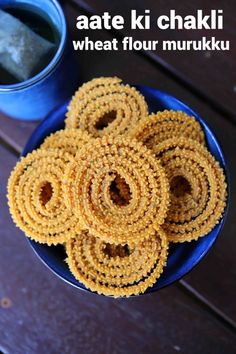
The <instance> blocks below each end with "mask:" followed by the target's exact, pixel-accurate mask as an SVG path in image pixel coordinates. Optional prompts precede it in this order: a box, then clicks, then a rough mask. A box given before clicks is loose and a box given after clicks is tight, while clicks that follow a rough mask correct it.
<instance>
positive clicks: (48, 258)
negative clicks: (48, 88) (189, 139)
mask: <svg viewBox="0 0 236 354" xmlns="http://www.w3.org/2000/svg"><path fill="white" fill-rule="evenodd" d="M136 87H137V88H138V90H139V91H140V92H141V93H142V94H143V95H144V97H145V99H146V101H147V103H148V105H149V110H150V112H156V111H162V110H164V109H173V110H181V111H184V112H186V113H187V114H188V115H191V116H194V117H195V118H196V119H197V120H198V121H199V122H200V124H201V126H202V128H203V130H204V132H205V137H206V141H207V146H208V149H209V150H210V151H211V153H212V154H213V155H214V156H215V158H216V159H217V160H218V161H219V163H220V165H221V166H222V167H223V169H224V171H225V174H226V175H227V170H226V165H225V159H224V156H223V153H222V150H221V148H220V145H219V143H218V142H217V140H216V138H215V136H214V134H213V133H212V131H211V130H210V128H209V127H208V126H207V124H206V123H205V122H204V120H203V119H202V118H200V117H199V115H198V114H197V113H196V112H194V111H193V110H192V109H191V108H189V107H188V106H187V105H185V104H184V103H183V102H181V101H179V100H177V99H176V98H174V97H172V96H170V95H168V94H167V93H165V92H161V91H158V90H156V89H153V88H150V87H146V86H136ZM68 103H69V102H66V103H65V104H64V105H63V106H61V107H59V108H58V109H56V110H55V111H53V112H52V113H51V114H50V115H49V116H48V117H47V118H46V119H45V120H44V121H43V122H42V123H40V125H39V126H38V127H37V128H36V130H35V131H34V133H33V134H32V136H31V138H30V139H29V141H28V143H27V144H26V146H25V148H24V151H23V155H26V154H27V153H29V152H31V151H32V150H34V149H36V148H38V147H39V145H40V144H41V143H42V142H43V141H44V139H45V137H46V136H48V135H49V134H50V133H53V132H56V131H57V130H59V129H62V128H64V119H65V113H66V111H67V106H68ZM227 204H228V203H227ZM227 209H228V207H227V208H226V210H225V212H224V215H223V217H222V218H221V221H220V222H219V224H217V225H216V226H215V228H214V229H213V230H212V231H211V232H210V233H209V234H208V235H206V236H205V237H202V238H200V239H198V240H197V241H192V242H185V243H182V244H173V245H171V248H170V252H169V257H168V262H167V266H166V267H165V269H164V272H163V274H162V275H161V277H160V278H159V279H158V281H157V283H156V284H155V285H154V286H153V287H152V288H149V289H147V291H146V293H151V292H153V291H156V290H158V289H161V288H163V287H165V286H167V285H170V284H171V283H173V282H175V281H177V280H178V279H180V278H182V277H183V276H184V275H185V274H187V273H188V272H189V271H190V270H191V269H193V267H195V266H196V265H197V264H198V263H199V262H200V261H201V259H202V258H203V256H204V255H206V254H207V252H208V251H209V250H210V248H211V247H212V245H213V243H214V242H215V240H216V238H217V236H218V235H219V232H220V230H221V228H222V226H223V224H224V221H225V218H226V214H227ZM29 242H30V245H31V247H32V248H33V250H34V251H35V253H36V254H37V255H38V256H39V258H40V259H41V260H42V261H43V262H44V264H46V265H47V266H48V267H49V268H50V269H51V270H52V271H53V272H54V273H55V274H57V275H58V276H59V277H61V278H62V279H63V280H64V281H66V282H68V283H69V284H71V285H73V286H75V287H77V288H79V289H82V290H87V291H89V290H88V289H86V288H85V286H84V285H83V284H81V283H80V282H78V281H77V280H76V279H75V278H74V276H73V275H72V274H71V272H70V271H69V268H68V267H67V265H66V263H65V261H64V260H65V258H66V254H65V251H64V248H63V247H62V246H51V247H49V246H47V245H42V244H39V243H36V242H34V241H31V240H29Z"/></svg>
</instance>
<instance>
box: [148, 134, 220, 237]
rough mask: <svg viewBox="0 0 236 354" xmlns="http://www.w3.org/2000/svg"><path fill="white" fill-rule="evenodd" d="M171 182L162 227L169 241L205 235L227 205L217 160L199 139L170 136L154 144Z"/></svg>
mask: <svg viewBox="0 0 236 354" xmlns="http://www.w3.org/2000/svg"><path fill="white" fill-rule="evenodd" d="M153 151H154V153H155V154H156V156H157V158H158V159H160V160H161V163H162V165H163V167H164V169H165V171H166V174H167V177H168V179H169V183H170V198H171V203H170V207H169V210H168V213H167V217H166V220H165V223H164V225H163V228H164V230H165V231H166V233H167V237H168V240H169V241H173V242H184V241H191V240H196V239H197V238H199V237H202V236H205V235H206V234H207V233H208V232H210V231H211V230H212V229H213V227H214V226H215V225H216V224H217V223H218V222H219V219H220V218H221V216H222V214H223V211H224V208H225V205H226V183H225V177H224V174H223V170H222V169H221V168H220V166H219V163H218V162H217V161H216V160H215V158H214V157H213V156H212V155H211V154H210V153H209V152H208V151H207V149H206V148H205V147H204V146H202V145H201V144H200V143H197V142H196V141H193V140H191V139H186V138H172V139H168V140H165V141H163V142H162V143H160V144H159V145H156V146H155V148H153Z"/></svg>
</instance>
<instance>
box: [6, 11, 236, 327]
mask: <svg viewBox="0 0 236 354" xmlns="http://www.w3.org/2000/svg"><path fill="white" fill-rule="evenodd" d="M66 14H67V17H68V19H69V21H70V24H71V29H72V28H73V29H74V23H75V18H76V16H78V14H79V12H78V11H75V10H72V9H71V8H70V7H67V9H66ZM85 35H89V36H90V37H91V38H93V39H94V40H96V39H107V38H110V37H109V36H108V34H107V33H104V32H101V31H99V32H98V31H90V32H85V31H83V32H81V33H78V31H75V32H74V34H73V36H74V37H75V38H76V36H77V38H83V37H84V36H85ZM78 60H79V62H80V64H78V68H80V70H81V73H82V74H83V79H84V80H88V79H91V78H93V77H95V76H100V75H118V76H121V77H122V78H123V79H124V81H126V82H130V83H142V84H144V85H150V86H153V87H157V88H159V89H161V90H164V91H168V92H170V93H171V94H173V95H174V96H176V97H178V98H179V99H182V100H183V101H185V102H186V103H187V104H189V105H190V106H191V107H192V108H193V109H195V110H196V111H198V112H199V113H200V114H201V115H202V117H203V118H204V119H205V120H206V121H207V122H208V123H209V124H210V125H211V126H212V128H213V130H214V131H215V132H216V133H217V136H218V138H219V140H220V141H221V143H222V145H223V148H224V151H225V154H226V157H227V160H228V163H229V168H230V170H231V171H232V190H233V191H235V188H236V176H235V172H236V168H235V167H236V166H235V158H234V151H235V144H236V143H235V127H234V126H232V125H231V124H230V123H228V122H226V121H225V120H224V117H222V116H221V115H219V114H216V113H215V112H214V111H213V110H211V109H209V107H208V106H207V105H206V104H204V103H203V102H201V101H199V100H198V99H196V97H194V96H193V95H192V94H191V93H190V92H188V91H187V90H186V89H184V88H183V87H182V86H180V85H178V84H177V83H176V82H174V81H173V80H171V79H170V78H168V77H167V76H166V75H164V74H163V73H162V71H160V70H159V69H158V68H156V67H155V66H153V65H151V64H150V63H148V62H147V61H145V60H144V58H142V57H140V56H138V55H134V53H128V52H126V53H125V52H122V53H121V52H92V53H91V52H80V53H78ZM3 123H4V124H3ZM20 124H21V123H19V122H17V121H13V120H8V119H6V118H3V117H0V131H1V132H2V131H3V132H4V133H5V136H6V139H8V141H16V142H19V150H20V149H21V148H22V147H23V145H24V143H25V141H26V140H27V139H28V136H29V134H30V131H31V130H32V126H31V124H29V125H28V123H22V124H23V126H24V127H26V128H24V129H21V128H20ZM235 208H236V206H235V204H234V200H232V205H231V211H230V216H229V218H228V221H227V223H226V226H225V228H224V230H223V232H222V234H221V236H220V238H219V241H218V242H217V244H216V246H215V247H214V248H213V250H212V251H211V253H210V254H209V256H208V257H207V258H206V259H205V260H203V262H202V263H201V265H200V266H199V267H198V268H196V269H195V270H194V271H192V272H191V273H190V274H189V275H188V276H187V277H186V279H187V281H188V284H190V285H191V286H192V287H193V288H194V289H195V290H196V291H198V292H200V293H201V294H202V295H203V296H204V297H205V298H206V299H207V301H210V302H211V303H212V304H213V305H215V306H217V307H218V308H219V309H220V310H221V311H223V312H224V313H225V314H226V315H228V316H229V317H231V318H232V319H234V320H236V310H235V306H234V298H235V295H234V294H235V293H236V284H235V281H234V279H235V271H234V269H235V262H236V261H235V259H236V251H235V237H234V232H233V230H234V227H235V218H234V216H233V215H234V214H235ZM219 288H220V289H223V290H221V291H219Z"/></svg>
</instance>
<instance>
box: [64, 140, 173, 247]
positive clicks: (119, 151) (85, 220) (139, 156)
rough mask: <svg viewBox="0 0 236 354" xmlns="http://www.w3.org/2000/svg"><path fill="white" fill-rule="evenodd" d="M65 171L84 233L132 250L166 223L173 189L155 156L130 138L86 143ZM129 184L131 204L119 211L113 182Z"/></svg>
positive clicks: (69, 195) (71, 205)
mask: <svg viewBox="0 0 236 354" xmlns="http://www.w3.org/2000/svg"><path fill="white" fill-rule="evenodd" d="M76 159H77V161H74V162H72V163H70V164H69V165H68V166H67V169H66V173H65V184H64V188H65V196H66V200H67V204H68V207H69V208H71V209H73V210H74V212H75V213H76V214H77V215H78V218H79V219H80V221H81V222H82V226H83V227H84V228H89V230H90V232H91V233H92V234H93V235H94V236H97V237H100V238H102V239H103V240H104V241H106V242H110V243H115V244H126V243H128V244H131V243H135V242H140V241H142V240H143V239H145V238H148V237H149V235H150V234H152V232H153V228H154V227H156V226H157V225H161V224H162V223H163V222H164V219H165V216H166V212H167V208H168V204H169V185H168V181H167V179H166V176H165V172H164V170H163V168H162V167H161V165H160V163H159V162H158V161H157V159H156V158H155V156H154V155H153V154H152V152H151V151H150V150H148V149H147V148H146V147H145V146H143V145H142V144H141V143H139V142H137V141H136V140H131V139H128V138H126V139H125V138H122V137H119V138H113V137H103V138H102V139H95V140H94V141H93V142H90V143H88V144H87V145H86V146H85V147H84V149H82V150H80V151H79V152H78V154H77V155H76ZM117 176H119V178H122V179H123V180H125V183H126V184H127V185H128V188H129V190H130V194H131V198H130V200H129V201H128V204H125V205H119V203H117V204H116V203H115V202H114V201H113V199H112V196H111V193H110V192H111V186H112V183H113V181H114V180H115V179H116V178H117Z"/></svg>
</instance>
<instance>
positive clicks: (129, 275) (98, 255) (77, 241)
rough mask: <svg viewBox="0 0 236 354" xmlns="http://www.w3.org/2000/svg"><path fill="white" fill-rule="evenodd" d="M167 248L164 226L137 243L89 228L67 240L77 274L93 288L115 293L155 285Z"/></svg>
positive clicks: (124, 293) (129, 292)
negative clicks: (113, 240) (108, 239)
mask: <svg viewBox="0 0 236 354" xmlns="http://www.w3.org/2000/svg"><path fill="white" fill-rule="evenodd" d="M167 249H168V242H167V238H166V235H165V233H164V232H163V230H160V229H159V230H155V231H154V232H153V234H152V235H151V236H150V237H149V238H148V239H147V240H144V241H143V242H141V243H138V244H136V245H134V246H133V247H130V246H128V245H113V244H109V243H105V242H103V241H102V240H100V239H98V238H96V237H94V236H92V235H91V234H90V233H89V232H86V231H84V232H83V233H81V234H80V235H79V236H78V237H76V238H74V239H71V240H70V241H68V242H67V244H66V251H67V256H68V258H67V263H68V265H69V268H70V270H71V272H72V273H73V275H74V276H75V278H76V279H77V280H79V281H80V282H82V283H83V284H84V285H85V286H86V287H87V288H89V289H91V290H92V291H96V292H97V293H99V294H103V295H108V296H114V297H121V296H127V297H128V296H131V295H138V294H141V293H144V292H145V291H146V289H147V288H148V287H150V286H152V285H153V284H154V283H155V282H156V281H157V279H158V278H159V277H160V275H161V273H162V272H163V268H164V266H165V264H166V260H167Z"/></svg>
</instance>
